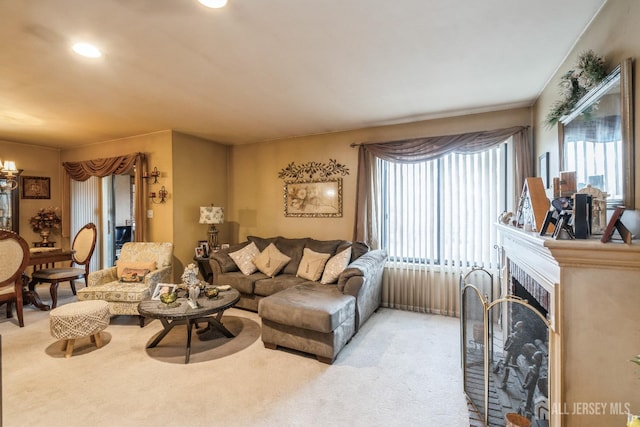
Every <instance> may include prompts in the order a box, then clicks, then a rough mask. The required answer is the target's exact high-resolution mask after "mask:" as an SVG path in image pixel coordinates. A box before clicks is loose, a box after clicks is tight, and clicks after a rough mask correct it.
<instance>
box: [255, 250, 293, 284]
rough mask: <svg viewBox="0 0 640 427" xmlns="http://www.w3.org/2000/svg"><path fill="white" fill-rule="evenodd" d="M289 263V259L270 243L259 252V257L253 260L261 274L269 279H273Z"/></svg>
mask: <svg viewBox="0 0 640 427" xmlns="http://www.w3.org/2000/svg"><path fill="white" fill-rule="evenodd" d="M289 261H291V258H290V257H288V256H286V255H285V254H283V253H282V252H280V251H279V250H278V248H276V245H274V244H273V243H271V244H270V245H269V246H267V247H266V248H265V250H264V251H262V252H260V255H258V256H257V257H256V259H254V260H253V263H254V264H255V265H256V267H258V270H260V271H261V272H262V273H264V274H266V275H267V276H269V277H274V276H275V275H276V274H278V273H280V271H281V270H282V269H283V268H284V266H285V265H287V263H288V262H289Z"/></svg>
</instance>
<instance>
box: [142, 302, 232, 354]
mask: <svg viewBox="0 0 640 427" xmlns="http://www.w3.org/2000/svg"><path fill="white" fill-rule="evenodd" d="M221 318H222V312H219V313H218V315H217V316H216V317H199V318H197V319H182V320H167V319H160V322H162V326H163V327H164V330H163V331H162V332H160V335H158V336H157V337H156V339H154V340H153V341H152V342H151V343H150V344H149V345H148V346H147V348H154V347H155V346H157V345H158V344H160V341H162V339H163V338H164V337H166V336H167V334H168V333H169V332H170V331H171V330H172V329H173V328H174V327H176V326H179V325H187V348H186V354H185V357H184V363H189V357H190V356H191V332H192V330H193V325H198V323H202V322H207V326H206V327H205V328H203V329H198V330H197V331H196V332H197V333H198V334H201V333H204V332H207V331H208V330H210V329H211V327H213V328H215V329H217V330H218V331H220V332H222V333H223V334H224V336H225V337H227V338H233V337H235V335H233V333H231V331H229V330H228V329H227V328H225V327H224V325H223V324H222V322H220V319H221Z"/></svg>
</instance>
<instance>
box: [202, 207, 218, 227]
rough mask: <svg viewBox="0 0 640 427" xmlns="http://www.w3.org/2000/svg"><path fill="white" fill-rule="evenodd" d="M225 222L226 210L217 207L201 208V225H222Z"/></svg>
mask: <svg viewBox="0 0 640 427" xmlns="http://www.w3.org/2000/svg"><path fill="white" fill-rule="evenodd" d="M223 222H224V208H220V207H216V206H202V207H200V224H222V223H223Z"/></svg>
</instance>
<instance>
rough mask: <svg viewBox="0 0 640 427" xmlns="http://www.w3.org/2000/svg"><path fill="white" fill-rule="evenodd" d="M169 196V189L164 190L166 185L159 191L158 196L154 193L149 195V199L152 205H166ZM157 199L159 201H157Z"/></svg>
mask: <svg viewBox="0 0 640 427" xmlns="http://www.w3.org/2000/svg"><path fill="white" fill-rule="evenodd" d="M168 196H169V193H168V192H167V189H166V188H164V185H163V186H162V187H160V190H158V193H157V194H156V192H155V191H152V192H151V193H149V199H151V202H152V203H156V204H158V203H165V201H166V198H167V197H168ZM156 198H157V200H156Z"/></svg>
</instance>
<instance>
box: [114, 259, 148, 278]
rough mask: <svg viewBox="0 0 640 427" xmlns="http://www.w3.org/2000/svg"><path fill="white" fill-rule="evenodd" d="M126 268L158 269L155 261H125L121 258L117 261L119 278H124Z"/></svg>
mask: <svg viewBox="0 0 640 427" xmlns="http://www.w3.org/2000/svg"><path fill="white" fill-rule="evenodd" d="M125 268H130V269H133V270H149V271H153V270H155V269H156V262H155V261H123V260H121V259H119V260H118V261H116V276H117V277H118V279H122V276H123V274H124V270H125Z"/></svg>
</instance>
